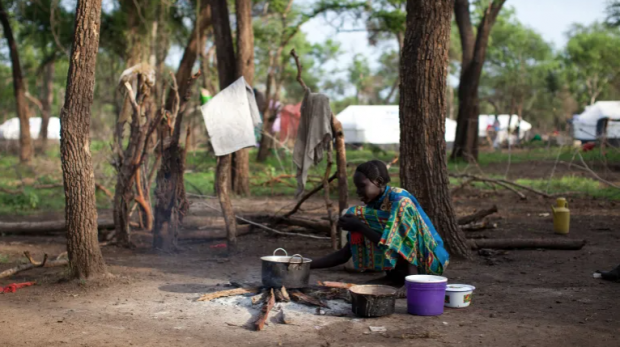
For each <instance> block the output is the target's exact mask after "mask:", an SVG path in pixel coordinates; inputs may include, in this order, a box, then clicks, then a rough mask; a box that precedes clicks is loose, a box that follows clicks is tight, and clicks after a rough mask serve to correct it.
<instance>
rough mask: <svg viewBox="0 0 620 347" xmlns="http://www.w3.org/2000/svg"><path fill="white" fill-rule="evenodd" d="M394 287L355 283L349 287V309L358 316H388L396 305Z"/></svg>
mask: <svg viewBox="0 0 620 347" xmlns="http://www.w3.org/2000/svg"><path fill="white" fill-rule="evenodd" d="M396 292H397V290H396V288H393V287H390V286H381V285H357V286H353V287H351V288H349V293H350V294H351V310H352V311H353V313H354V314H355V315H356V316H358V317H364V318H371V317H383V316H389V315H391V314H392V313H394V309H395V306H396Z"/></svg>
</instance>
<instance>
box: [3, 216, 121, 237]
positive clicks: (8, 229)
mask: <svg viewBox="0 0 620 347" xmlns="http://www.w3.org/2000/svg"><path fill="white" fill-rule="evenodd" d="M97 228H98V229H99V230H110V229H114V221H112V220H105V219H100V220H99V221H98V223H97ZM65 230H67V227H66V223H65V221H64V220H59V221H51V222H0V233H5V234H30V235H49V234H54V233H59V232H63V231H65Z"/></svg>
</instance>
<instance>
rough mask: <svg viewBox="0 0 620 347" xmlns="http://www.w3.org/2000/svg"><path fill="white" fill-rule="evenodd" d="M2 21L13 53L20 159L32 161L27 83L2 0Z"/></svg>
mask: <svg viewBox="0 0 620 347" xmlns="http://www.w3.org/2000/svg"><path fill="white" fill-rule="evenodd" d="M0 22H2V28H3V29H4V36H5V37H6V41H7V43H8V46H9V51H10V53H11V66H12V69H13V93H14V94H15V106H16V109H17V117H19V146H20V151H19V159H20V161H21V162H22V163H24V162H28V161H30V159H31V158H32V138H31V137H30V123H29V120H28V118H29V117H30V111H29V110H28V104H27V103H26V85H25V83H24V77H23V76H22V68H21V64H20V61H19V51H18V50H17V43H16V42H15V38H14V37H13V30H11V23H10V22H9V16H8V14H7V13H6V11H5V9H4V6H3V5H2V1H0Z"/></svg>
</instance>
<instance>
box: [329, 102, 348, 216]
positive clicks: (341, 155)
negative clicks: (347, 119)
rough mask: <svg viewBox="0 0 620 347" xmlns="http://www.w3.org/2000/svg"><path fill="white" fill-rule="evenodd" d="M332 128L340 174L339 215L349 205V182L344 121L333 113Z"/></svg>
mask: <svg viewBox="0 0 620 347" xmlns="http://www.w3.org/2000/svg"><path fill="white" fill-rule="evenodd" d="M332 130H333V132H334V138H335V139H336V141H335V142H336V170H337V171H336V172H337V174H338V216H340V214H341V213H342V211H344V210H346V209H347V207H349V204H348V202H347V200H348V198H349V183H348V182H347V151H346V146H345V143H344V131H343V130H342V123H340V121H339V120H338V119H337V118H336V117H335V116H334V115H333V114H332Z"/></svg>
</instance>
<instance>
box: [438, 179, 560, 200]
mask: <svg viewBox="0 0 620 347" xmlns="http://www.w3.org/2000/svg"><path fill="white" fill-rule="evenodd" d="M450 177H455V178H473V179H474V180H476V181H480V182H489V183H494V184H497V183H504V184H508V185H511V186H515V187H517V188H521V189H524V190H527V191H529V192H532V193H535V194H538V195H542V196H544V197H545V198H552V196H551V195H549V194H547V193H545V192H541V191H540V190H536V189H534V188H531V187H528V186H524V185H521V184H518V183H515V182H511V181H508V180H504V179H501V178H498V179H494V178H484V177H479V176H475V175H470V174H450Z"/></svg>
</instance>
